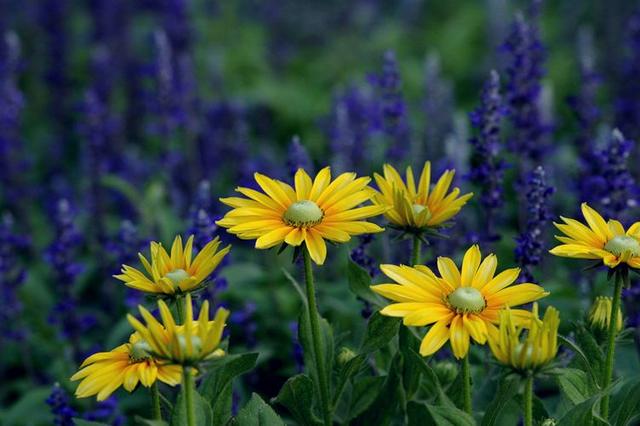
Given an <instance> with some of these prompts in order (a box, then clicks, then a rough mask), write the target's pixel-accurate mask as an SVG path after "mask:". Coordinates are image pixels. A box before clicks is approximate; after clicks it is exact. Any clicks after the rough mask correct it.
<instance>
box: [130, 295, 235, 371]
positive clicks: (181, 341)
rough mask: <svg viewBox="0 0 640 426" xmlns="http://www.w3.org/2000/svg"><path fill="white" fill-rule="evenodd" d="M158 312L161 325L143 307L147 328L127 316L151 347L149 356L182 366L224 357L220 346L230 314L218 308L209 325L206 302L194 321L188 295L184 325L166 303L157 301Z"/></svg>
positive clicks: (185, 302)
mask: <svg viewBox="0 0 640 426" xmlns="http://www.w3.org/2000/svg"><path fill="white" fill-rule="evenodd" d="M178 303H180V302H178ZM158 308H159V309H160V316H161V318H162V322H160V321H158V320H157V319H156V318H155V317H154V316H153V315H151V313H150V312H149V311H148V310H146V309H145V308H144V307H143V306H138V309H139V310H140V314H141V315H142V318H143V319H144V321H145V323H146V324H143V323H142V322H140V321H139V320H138V319H136V317H134V316H133V315H131V314H129V315H127V319H128V320H129V323H130V324H131V326H132V327H133V328H134V329H135V330H136V331H137V332H138V333H139V334H140V336H141V337H142V338H143V339H144V340H145V341H146V342H147V343H148V344H149V353H151V354H152V355H153V356H154V357H155V358H157V359H162V360H167V361H169V362H171V363H174V364H180V365H182V366H197V364H198V363H199V362H202V361H205V360H208V359H213V358H219V357H221V356H224V354H225V352H224V350H222V349H221V348H220V347H219V346H220V340H221V339H222V331H223V329H224V327H225V325H226V320H227V317H228V316H229V311H228V310H226V309H223V308H219V309H218V310H217V312H216V315H215V318H214V319H213V321H210V320H209V301H207V300H205V301H204V303H203V304H202V307H201V308H200V314H199V315H198V317H197V318H195V317H194V316H193V305H192V303H191V294H187V296H186V297H185V299H184V318H183V319H182V320H183V321H182V325H178V324H177V323H176V321H175V320H174V318H173V315H172V314H171V311H170V310H169V307H168V306H167V304H166V303H164V301H162V300H159V301H158Z"/></svg>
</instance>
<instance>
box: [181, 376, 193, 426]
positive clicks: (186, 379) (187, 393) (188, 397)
mask: <svg viewBox="0 0 640 426" xmlns="http://www.w3.org/2000/svg"><path fill="white" fill-rule="evenodd" d="M182 377H183V382H182V385H183V386H184V403H185V405H186V411H187V426H196V407H195V405H193V392H194V388H195V382H194V380H193V373H192V372H191V367H184V368H183V369H182Z"/></svg>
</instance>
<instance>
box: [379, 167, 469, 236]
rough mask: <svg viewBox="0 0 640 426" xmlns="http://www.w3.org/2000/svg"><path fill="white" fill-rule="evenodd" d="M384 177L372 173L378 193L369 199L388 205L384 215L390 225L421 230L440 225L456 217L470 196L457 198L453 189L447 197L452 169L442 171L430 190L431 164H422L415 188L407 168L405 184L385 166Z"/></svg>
mask: <svg viewBox="0 0 640 426" xmlns="http://www.w3.org/2000/svg"><path fill="white" fill-rule="evenodd" d="M383 171H384V177H382V176H380V175H379V174H377V173H376V174H375V175H374V177H375V179H376V183H377V184H378V188H380V192H378V193H377V194H376V196H375V197H374V199H373V202H374V203H375V204H378V205H380V206H389V207H391V208H390V209H388V210H387V211H386V212H385V213H384V215H385V216H386V218H387V219H389V221H390V222H391V223H393V224H394V225H396V226H398V227H401V228H406V229H412V230H424V229H426V228H434V227H438V226H440V225H442V224H443V223H444V222H446V221H448V220H449V219H451V218H452V217H453V216H455V215H456V214H458V212H459V211H460V209H461V208H462V206H464V205H465V204H466V203H467V201H468V200H469V198H471V197H472V196H473V194H472V193H469V194H465V195H462V196H459V195H460V189H459V188H454V189H453V190H452V191H451V192H449V193H448V194H447V191H448V190H449V187H450V186H451V181H452V180H453V176H454V175H455V170H446V171H445V172H444V173H443V175H442V176H441V177H440V179H438V182H437V183H436V185H435V186H434V187H433V189H432V188H431V163H430V162H429V161H427V162H426V163H424V168H423V169H422V174H421V175H420V180H419V181H418V186H417V187H416V182H415V179H414V176H413V170H412V169H411V167H407V172H406V183H405V181H403V180H402V177H401V176H400V174H399V173H398V172H397V171H396V169H394V168H393V167H392V166H390V165H389V164H385V165H384V166H383Z"/></svg>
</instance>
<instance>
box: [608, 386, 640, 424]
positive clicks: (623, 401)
mask: <svg viewBox="0 0 640 426" xmlns="http://www.w3.org/2000/svg"><path fill="white" fill-rule="evenodd" d="M610 406H611V407H612V409H613V410H612V413H611V424H613V425H621V426H626V425H629V426H632V425H637V424H639V423H640V379H638V378H634V379H632V380H629V381H627V382H625V383H624V384H622V386H620V389H619V390H618V391H617V392H615V394H613V396H612V397H611V405H610Z"/></svg>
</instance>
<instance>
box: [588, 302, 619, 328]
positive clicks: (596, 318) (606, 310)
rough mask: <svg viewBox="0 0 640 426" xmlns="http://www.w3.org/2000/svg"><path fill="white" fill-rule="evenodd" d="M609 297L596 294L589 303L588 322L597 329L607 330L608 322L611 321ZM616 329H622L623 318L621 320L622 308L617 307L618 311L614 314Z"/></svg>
mask: <svg viewBox="0 0 640 426" xmlns="http://www.w3.org/2000/svg"><path fill="white" fill-rule="evenodd" d="M611 304H612V299H611V297H607V296H598V297H596V300H595V301H594V302H593V305H591V310H590V311H589V324H591V326H592V327H593V328H596V329H599V330H604V331H606V330H609V324H610V323H611ZM616 317H617V322H616V330H617V331H620V330H622V325H623V320H622V310H621V309H620V308H618V313H617V315H616Z"/></svg>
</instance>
